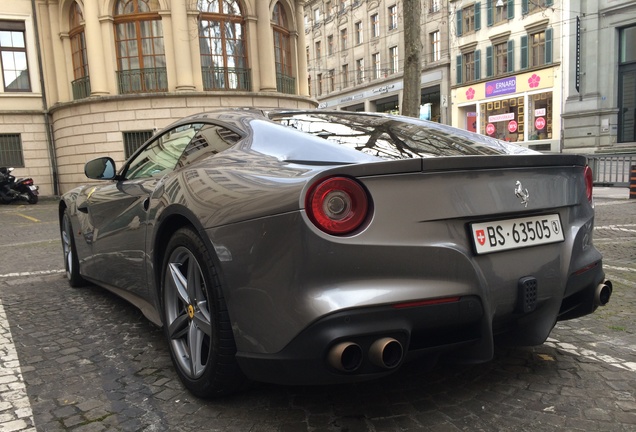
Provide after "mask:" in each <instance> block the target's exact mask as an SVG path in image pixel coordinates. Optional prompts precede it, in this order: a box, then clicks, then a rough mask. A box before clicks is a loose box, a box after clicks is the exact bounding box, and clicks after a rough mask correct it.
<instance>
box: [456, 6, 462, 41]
mask: <svg viewBox="0 0 636 432" xmlns="http://www.w3.org/2000/svg"><path fill="white" fill-rule="evenodd" d="M461 35H462V11H461V10H458V11H457V36H461Z"/></svg>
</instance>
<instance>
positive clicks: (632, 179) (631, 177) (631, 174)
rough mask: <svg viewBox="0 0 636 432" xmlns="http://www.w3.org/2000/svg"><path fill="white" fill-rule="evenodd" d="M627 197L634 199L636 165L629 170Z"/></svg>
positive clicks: (635, 196)
mask: <svg viewBox="0 0 636 432" xmlns="http://www.w3.org/2000/svg"><path fill="white" fill-rule="evenodd" d="M629 197H630V198H634V199H636V165H632V169H631V171H630V172H629Z"/></svg>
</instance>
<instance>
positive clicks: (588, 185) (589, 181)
mask: <svg viewBox="0 0 636 432" xmlns="http://www.w3.org/2000/svg"><path fill="white" fill-rule="evenodd" d="M583 176H584V177H585V193H586V195H587V200H588V201H589V202H592V197H593V189H594V176H593V175H592V168H590V166H589V165H585V170H584V171H583Z"/></svg>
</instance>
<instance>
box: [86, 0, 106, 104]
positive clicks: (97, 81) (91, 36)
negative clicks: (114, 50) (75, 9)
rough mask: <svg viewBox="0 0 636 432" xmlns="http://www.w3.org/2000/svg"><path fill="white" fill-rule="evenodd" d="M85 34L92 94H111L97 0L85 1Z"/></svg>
mask: <svg viewBox="0 0 636 432" xmlns="http://www.w3.org/2000/svg"><path fill="white" fill-rule="evenodd" d="M84 23H85V25H84V36H85V37H86V47H87V49H86V56H87V57H88V71H89V74H90V80H91V96H103V95H107V94H109V92H108V84H107V82H106V66H105V64H104V54H103V53H104V44H103V41H102V34H101V25H100V23H99V10H98V6H97V2H96V1H87V2H84Z"/></svg>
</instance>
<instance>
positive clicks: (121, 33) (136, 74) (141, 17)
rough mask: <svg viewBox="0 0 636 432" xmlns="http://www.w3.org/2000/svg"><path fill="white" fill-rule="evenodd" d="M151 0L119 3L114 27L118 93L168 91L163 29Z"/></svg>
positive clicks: (120, 1)
mask: <svg viewBox="0 0 636 432" xmlns="http://www.w3.org/2000/svg"><path fill="white" fill-rule="evenodd" d="M155 3H156V2H151V1H150V0H129V1H124V0H118V1H117V3H115V11H114V13H113V15H114V26H115V46H116V49H117V68H118V73H117V75H118V84H119V92H120V93H121V94H127V93H142V92H162V91H167V90H168V76H167V72H166V56H165V52H164V48H163V28H162V26H161V17H160V16H159V13H157V12H156V11H153V10H152V9H153V8H152V7H151V4H152V5H155Z"/></svg>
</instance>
